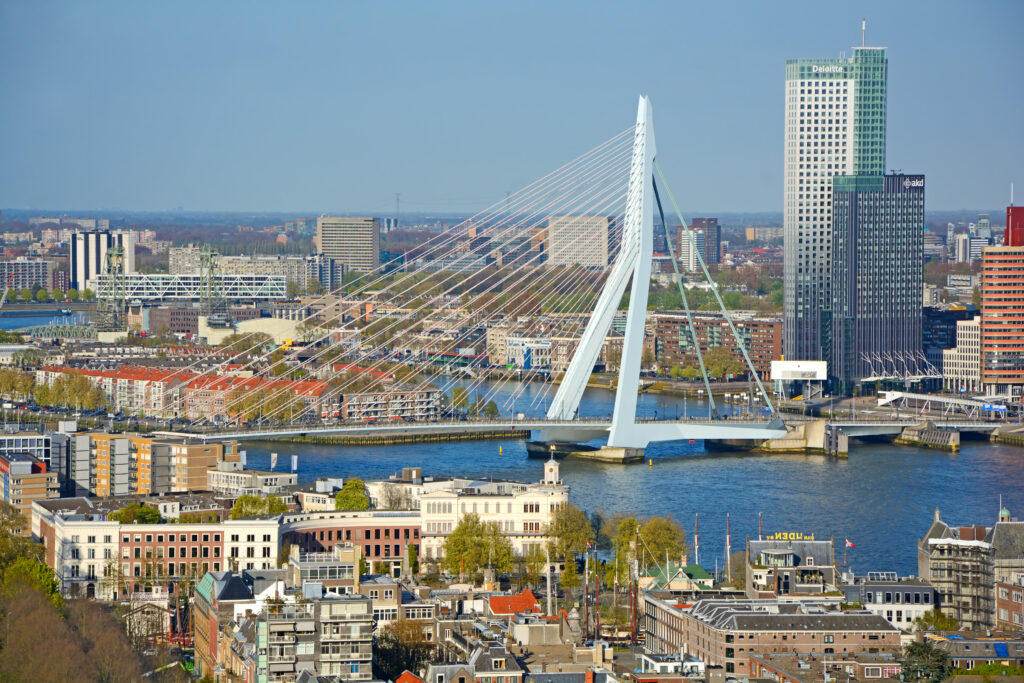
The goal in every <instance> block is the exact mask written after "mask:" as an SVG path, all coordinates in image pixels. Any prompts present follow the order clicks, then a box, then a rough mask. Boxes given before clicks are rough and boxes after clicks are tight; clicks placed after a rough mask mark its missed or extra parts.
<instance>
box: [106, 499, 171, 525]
mask: <svg viewBox="0 0 1024 683" xmlns="http://www.w3.org/2000/svg"><path fill="white" fill-rule="evenodd" d="M107 519H111V520H114V521H115V522H120V523H121V524H159V523H160V522H161V521H162V520H161V517H160V511H159V510H157V509H156V508H152V507H149V506H148V505H142V504H141V503H132V504H131V505H127V506H125V507H123V508H121V509H120V510H115V511H114V512H111V513H110V514H109V515H107Z"/></svg>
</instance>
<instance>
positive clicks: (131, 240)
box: [68, 230, 138, 289]
mask: <svg viewBox="0 0 1024 683" xmlns="http://www.w3.org/2000/svg"><path fill="white" fill-rule="evenodd" d="M137 237H138V233H136V232H131V231H127V230H118V231H116V232H110V231H109V230H87V231H86V230H77V231H75V233H74V235H72V236H71V278H70V282H69V283H68V284H69V285H70V286H71V287H74V288H76V289H85V287H86V283H87V282H89V280H92V279H94V278H96V277H97V276H98V275H100V274H102V273H103V272H104V268H105V267H106V256H107V249H112V248H114V247H121V248H122V249H124V272H125V273H134V272H135V243H136V239H137Z"/></svg>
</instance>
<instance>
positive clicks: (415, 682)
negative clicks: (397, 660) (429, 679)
mask: <svg viewBox="0 0 1024 683" xmlns="http://www.w3.org/2000/svg"><path fill="white" fill-rule="evenodd" d="M395 683H423V679H422V678H420V677H419V676H417V675H416V674H414V673H413V672H411V671H409V670H406V671H403V672H402V674H401V675H400V676H399V677H398V678H396V679H395Z"/></svg>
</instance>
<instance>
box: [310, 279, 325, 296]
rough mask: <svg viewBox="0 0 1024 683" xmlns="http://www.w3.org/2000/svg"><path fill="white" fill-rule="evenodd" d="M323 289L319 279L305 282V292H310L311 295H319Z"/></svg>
mask: <svg viewBox="0 0 1024 683" xmlns="http://www.w3.org/2000/svg"><path fill="white" fill-rule="evenodd" d="M323 291H324V286H323V285H322V284H320V281H319V280H317V279H315V278H314V279H311V280H310V281H309V282H307V283H306V294H310V295H312V296H319V295H320V294H323Z"/></svg>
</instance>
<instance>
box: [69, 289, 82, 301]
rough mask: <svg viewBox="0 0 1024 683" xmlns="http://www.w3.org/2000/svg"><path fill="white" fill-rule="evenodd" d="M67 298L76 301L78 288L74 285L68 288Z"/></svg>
mask: <svg viewBox="0 0 1024 683" xmlns="http://www.w3.org/2000/svg"><path fill="white" fill-rule="evenodd" d="M67 298H68V299H70V300H71V301H78V298H79V297H78V290H77V289H75V288H74V287H72V288H71V289H69V290H68V293H67Z"/></svg>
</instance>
